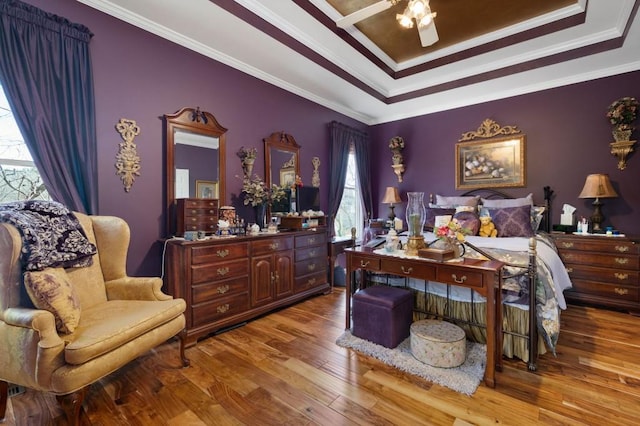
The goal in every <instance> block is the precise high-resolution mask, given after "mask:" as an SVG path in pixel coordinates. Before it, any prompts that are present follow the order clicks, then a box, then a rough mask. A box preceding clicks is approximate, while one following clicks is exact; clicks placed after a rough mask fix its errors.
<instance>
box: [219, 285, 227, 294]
mask: <svg viewBox="0 0 640 426" xmlns="http://www.w3.org/2000/svg"><path fill="white" fill-rule="evenodd" d="M228 291H229V286H228V285H227V284H225V285H221V286H220V287H218V294H225V293H226V292H228Z"/></svg>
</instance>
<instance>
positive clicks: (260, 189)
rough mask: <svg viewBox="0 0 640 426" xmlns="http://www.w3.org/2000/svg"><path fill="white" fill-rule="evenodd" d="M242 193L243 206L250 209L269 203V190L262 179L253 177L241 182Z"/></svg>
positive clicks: (256, 176)
mask: <svg viewBox="0 0 640 426" xmlns="http://www.w3.org/2000/svg"><path fill="white" fill-rule="evenodd" d="M242 192H243V193H244V202H243V203H244V205H245V206H248V205H251V206H252V207H255V206H259V205H261V204H265V203H266V202H267V201H269V190H268V189H267V185H266V184H265V183H264V181H263V180H262V178H260V176H258V175H254V176H253V178H247V179H244V180H243V181H242Z"/></svg>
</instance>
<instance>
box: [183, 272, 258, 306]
mask: <svg viewBox="0 0 640 426" xmlns="http://www.w3.org/2000/svg"><path fill="white" fill-rule="evenodd" d="M191 291H192V295H193V303H194V304H198V303H202V302H207V301H209V300H213V299H215V298H220V297H226V296H231V295H234V294H239V293H243V292H247V291H249V277H248V276H244V277H238V278H233V279H230V280H224V281H217V282H209V283H206V284H200V285H195V286H193V287H192V290H191Z"/></svg>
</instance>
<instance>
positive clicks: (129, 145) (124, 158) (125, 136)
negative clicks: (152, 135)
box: [115, 118, 140, 192]
mask: <svg viewBox="0 0 640 426" xmlns="http://www.w3.org/2000/svg"><path fill="white" fill-rule="evenodd" d="M116 130H118V133H120V136H122V140H123V142H120V143H119V144H118V145H119V148H118V153H117V154H116V164H115V166H116V174H117V175H118V176H120V179H122V183H123V184H124V190H125V191H126V192H129V191H130V190H131V186H132V185H133V181H134V180H135V179H136V178H135V177H136V176H140V157H139V156H138V151H137V148H136V144H135V143H133V139H134V138H135V137H136V136H138V135H139V134H140V128H139V127H138V124H137V123H136V122H135V120H129V119H127V118H121V119H120V121H119V122H118V124H116Z"/></svg>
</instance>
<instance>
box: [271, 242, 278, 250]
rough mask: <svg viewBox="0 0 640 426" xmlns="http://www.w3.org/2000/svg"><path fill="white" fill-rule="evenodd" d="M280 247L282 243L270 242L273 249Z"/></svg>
mask: <svg viewBox="0 0 640 426" xmlns="http://www.w3.org/2000/svg"><path fill="white" fill-rule="evenodd" d="M278 247H280V243H271V244H269V248H270V249H271V250H275V249H277V248H278Z"/></svg>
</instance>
